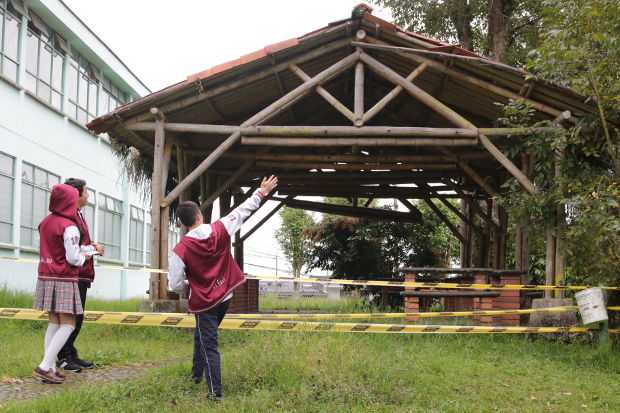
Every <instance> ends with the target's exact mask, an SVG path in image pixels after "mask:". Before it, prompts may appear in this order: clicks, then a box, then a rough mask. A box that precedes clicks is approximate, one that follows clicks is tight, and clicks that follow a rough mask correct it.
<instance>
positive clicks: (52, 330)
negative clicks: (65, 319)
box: [43, 322, 60, 371]
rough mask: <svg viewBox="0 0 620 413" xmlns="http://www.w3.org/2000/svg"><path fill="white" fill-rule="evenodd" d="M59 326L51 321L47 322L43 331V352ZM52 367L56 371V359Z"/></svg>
mask: <svg viewBox="0 0 620 413" xmlns="http://www.w3.org/2000/svg"><path fill="white" fill-rule="evenodd" d="M59 328H60V325H59V324H56V323H52V322H50V323H48V324H47V331H46V332H45V347H44V348H43V350H44V352H47V349H48V348H49V346H50V343H51V342H52V339H53V338H54V335H55V334H56V332H57V331H58V329H59ZM44 354H45V353H44ZM52 369H53V370H54V371H56V360H54V366H53V367H52Z"/></svg>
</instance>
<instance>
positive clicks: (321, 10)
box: [64, 0, 391, 275]
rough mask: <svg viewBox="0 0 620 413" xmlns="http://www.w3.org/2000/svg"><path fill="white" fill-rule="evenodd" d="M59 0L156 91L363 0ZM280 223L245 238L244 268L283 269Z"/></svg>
mask: <svg viewBox="0 0 620 413" xmlns="http://www.w3.org/2000/svg"><path fill="white" fill-rule="evenodd" d="M64 2H65V4H67V6H69V7H70V8H71V9H72V10H73V11H74V12H75V13H76V14H77V15H78V16H79V17H80V19H82V21H83V22H84V23H85V24H86V25H87V26H89V27H90V28H91V30H93V31H94V32H95V33H96V34H97V36H99V38H100V39H101V40H103V42H104V43H106V44H107V45H108V47H110V48H111V49H112V51H114V53H115V54H116V55H117V56H118V57H119V58H120V59H121V60H123V62H124V63H125V64H126V65H127V66H128V67H129V68H130V69H131V71H132V72H133V73H134V74H135V75H136V76H137V77H138V78H139V79H140V80H142V82H143V83H144V84H146V86H147V87H148V88H149V89H151V91H157V90H160V89H162V88H164V87H166V86H169V85H171V84H174V83H177V82H179V81H182V80H185V78H186V77H187V76H189V75H191V74H194V73H197V72H200V71H202V70H205V69H208V68H210V67H212V66H215V65H217V64H220V63H224V62H227V61H229V60H233V59H236V58H238V57H239V56H242V55H245V54H247V53H250V52H253V51H256V50H258V49H261V48H263V47H265V46H266V45H269V44H273V43H277V42H280V41H283V40H286V39H290V38H293V37H299V36H302V35H304V34H306V33H309V32H311V31H314V30H317V29H320V28H322V27H324V26H326V25H327V24H328V23H331V22H334V21H338V20H342V19H346V18H348V17H350V15H351V11H352V10H353V8H354V7H355V6H356V5H357V4H359V3H360V0H313V1H300V0H261V1H252V0H226V1H217V2H215V1H206V0H176V1H174V2H172V1H169V0H107V1H105V2H100V1H93V0H64ZM373 14H374V15H376V16H378V17H381V18H384V19H386V20H390V19H391V17H390V13H389V11H388V10H381V9H380V8H378V7H375V11H374V13H373ZM274 206H275V203H274V202H268V203H267V205H265V206H263V208H262V209H261V210H260V211H259V212H258V213H256V214H255V215H254V216H253V217H252V218H251V220H250V221H248V222H247V223H246V224H245V225H244V231H247V230H248V229H249V228H252V226H253V224H254V223H256V222H258V221H259V220H260V219H261V218H262V217H263V216H264V215H265V214H267V213H268V212H269V210H270V209H271V208H273V207H274ZM215 213H216V214H217V207H216V212H215ZM214 216H215V215H214ZM313 216H314V218H315V219H318V215H317V214H313ZM279 226H280V219H279V217H278V216H277V214H276V215H275V216H274V217H273V218H271V219H270V220H269V221H268V222H267V223H266V224H265V225H263V226H262V227H261V229H260V230H258V231H256V232H255V233H254V234H253V235H252V236H251V237H250V238H249V239H248V241H246V243H245V263H246V267H245V271H246V272H249V273H252V274H262V275H273V274H274V273H275V268H276V267H278V272H279V274H282V268H283V267H288V264H286V259H285V257H284V255H283V253H282V251H281V249H280V248H279V246H278V243H277V241H276V240H275V237H274V234H275V231H276V230H277V229H278V228H279ZM312 273H313V274H323V272H322V271H317V270H313V271H312Z"/></svg>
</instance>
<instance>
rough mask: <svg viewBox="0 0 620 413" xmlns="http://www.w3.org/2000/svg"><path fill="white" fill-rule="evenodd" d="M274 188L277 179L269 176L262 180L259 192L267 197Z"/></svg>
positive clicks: (276, 184)
mask: <svg viewBox="0 0 620 413" xmlns="http://www.w3.org/2000/svg"><path fill="white" fill-rule="evenodd" d="M276 186H278V177H277V176H275V175H271V176H270V177H269V178H263V181H262V182H261V183H260V190H261V192H262V193H263V195H265V196H267V195H269V194H270V193H271V191H273V190H274V189H275V188H276Z"/></svg>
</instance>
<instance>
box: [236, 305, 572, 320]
mask: <svg viewBox="0 0 620 413" xmlns="http://www.w3.org/2000/svg"><path fill="white" fill-rule="evenodd" d="M576 309H577V306H563V307H546V308H532V309H526V310H474V311H434V312H416V313H413V312H412V313H349V314H344V313H343V314H339V313H330V314H300V313H289V314H261V313H258V314H227V315H226V318H228V319H238V318H241V319H254V320H290V319H302V320H328V319H362V320H367V319H371V318H379V319H381V318H402V317H407V316H408V317H417V318H437V317H467V316H498V315H510V314H533V313H564V312H567V311H575V310H576Z"/></svg>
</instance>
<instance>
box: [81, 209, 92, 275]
mask: <svg viewBox="0 0 620 413" xmlns="http://www.w3.org/2000/svg"><path fill="white" fill-rule="evenodd" d="M77 224H78V229H79V230H80V245H91V244H92V243H93V242H92V240H91V239H90V231H89V229H88V223H87V222H86V220H85V219H84V218H83V216H82V213H81V212H79V211H78V214H77ZM94 280H95V260H92V259H91V260H86V262H85V263H84V265H83V266H81V267H80V281H86V282H88V283H92V282H93V281H94Z"/></svg>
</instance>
